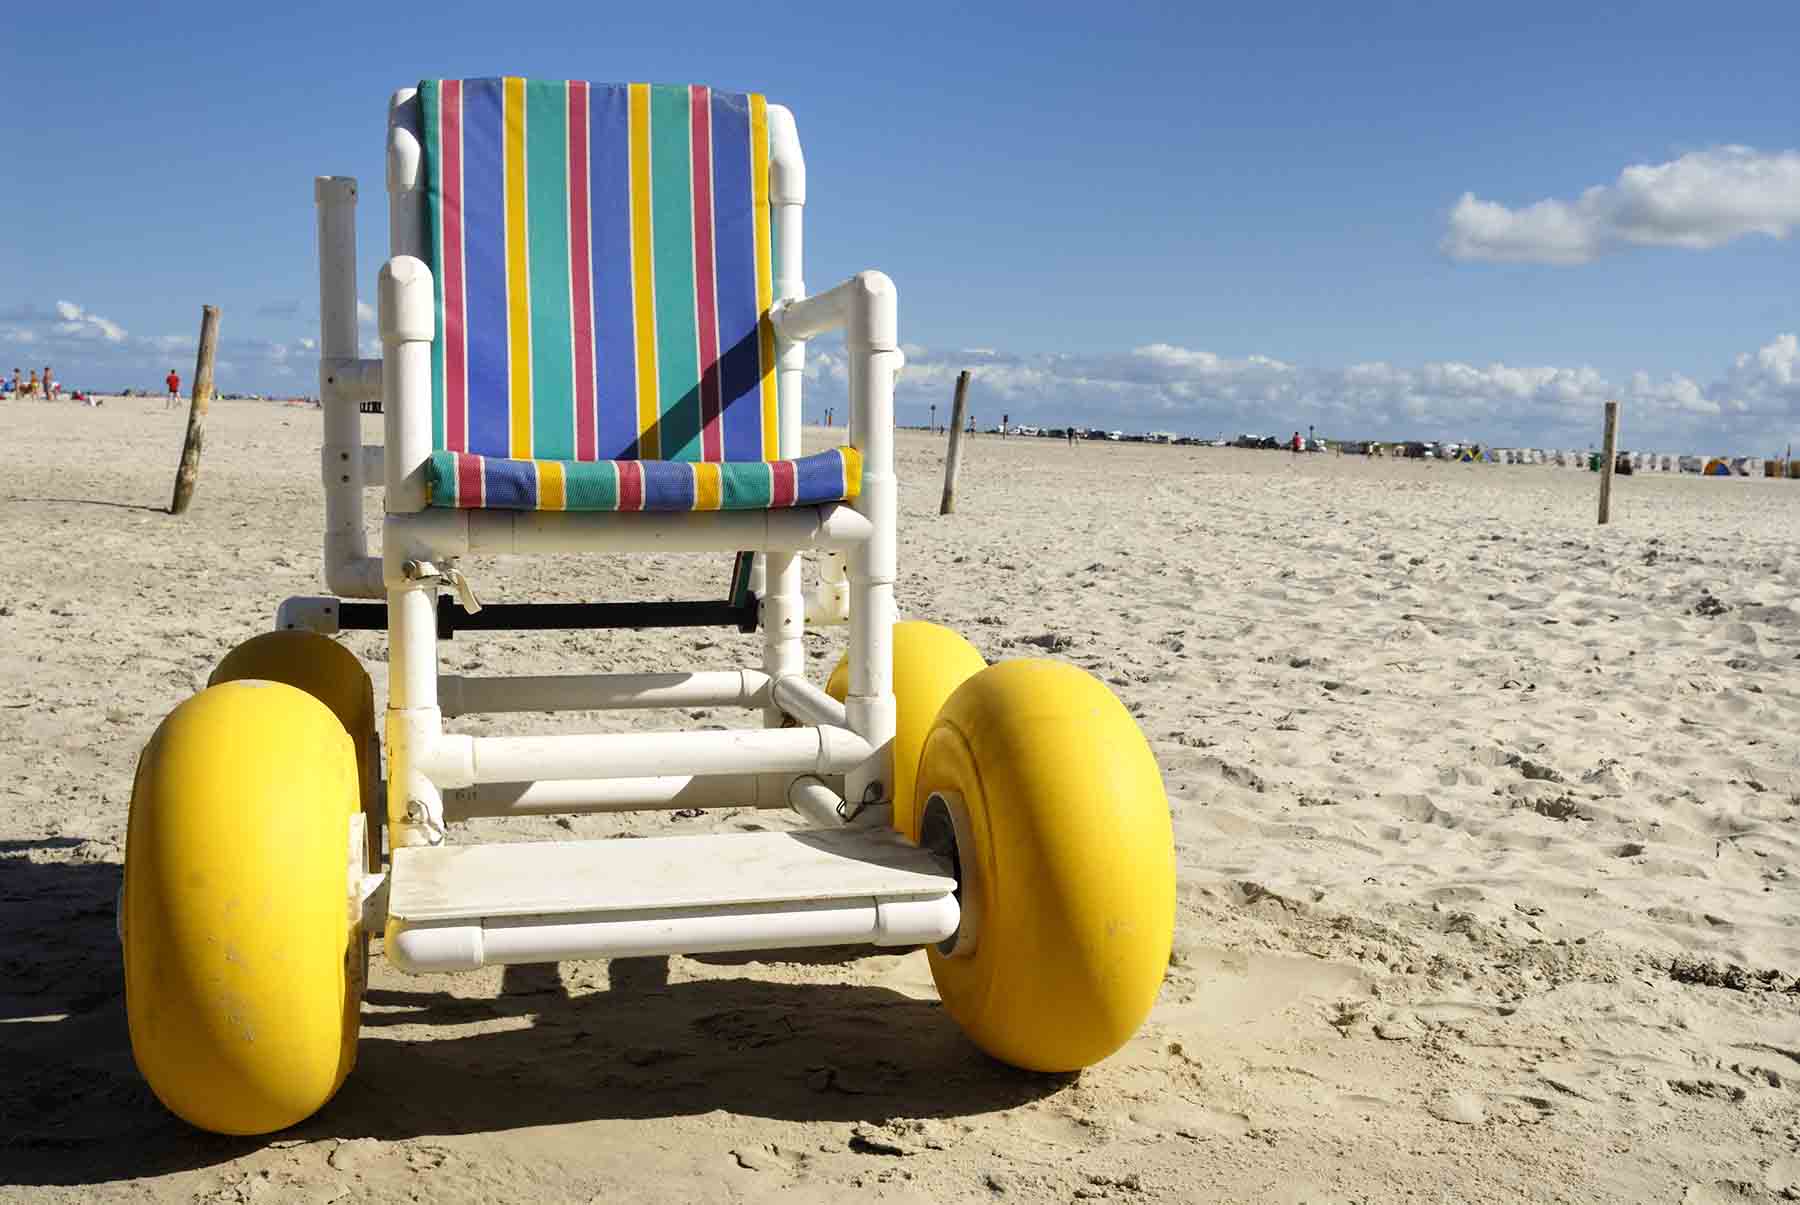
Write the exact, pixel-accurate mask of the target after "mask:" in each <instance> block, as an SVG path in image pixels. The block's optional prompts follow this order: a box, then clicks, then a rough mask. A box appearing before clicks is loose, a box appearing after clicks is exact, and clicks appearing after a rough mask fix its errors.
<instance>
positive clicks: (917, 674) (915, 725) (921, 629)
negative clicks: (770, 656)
mask: <svg viewBox="0 0 1800 1205" xmlns="http://www.w3.org/2000/svg"><path fill="white" fill-rule="evenodd" d="M986 668H987V662H986V661H985V660H983V659H982V656H981V654H980V653H979V652H978V651H976V648H975V646H974V645H972V644H970V643H969V642H968V641H967V640H965V639H964V638H963V637H962V635H961V634H960V633H958V632H955V631H953V630H952V629H950V628H946V627H944V626H943V625H941V624H935V623H927V622H925V621H924V620H922V619H907V620H902V621H901V622H899V623H896V624H895V625H894V707H895V715H894V782H893V788H894V792H893V797H894V829H895V831H896V832H899V833H900V834H901V835H903V836H904V837H906V839H907V840H909V841H912V842H914V843H917V841H918V840H919V816H918V812H917V811H915V810H914V808H913V775H914V773H915V772H916V771H917V769H918V765H919V751H920V750H921V749H923V748H924V747H925V737H926V734H927V733H929V732H930V731H931V724H932V721H934V720H936V719H937V714H938V711H939V710H940V709H941V708H942V707H943V706H944V701H945V700H946V699H948V698H949V697H950V696H951V695H952V694H954V693H955V692H956V688H957V687H959V686H961V685H962V684H963V683H964V682H967V681H968V680H969V679H970V678H973V677H974V676H975V675H976V674H978V673H980V672H981V671H982V670H984V669H986ZM849 692H850V659H849V657H848V656H845V657H840V658H839V659H838V663H837V668H836V669H834V670H832V671H831V677H830V679H829V680H827V681H826V683H825V693H826V694H828V695H830V696H831V697H832V698H834V699H836V700H837V701H838V702H840V703H842V702H843V701H844V696H845V695H847V694H848V693H849Z"/></svg>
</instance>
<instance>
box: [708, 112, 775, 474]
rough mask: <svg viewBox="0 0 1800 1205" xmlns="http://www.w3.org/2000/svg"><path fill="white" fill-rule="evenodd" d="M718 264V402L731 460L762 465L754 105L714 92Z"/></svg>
mask: <svg viewBox="0 0 1800 1205" xmlns="http://www.w3.org/2000/svg"><path fill="white" fill-rule="evenodd" d="M712 123H713V240H714V246H713V259H714V263H715V267H716V273H717V276H718V281H719V287H718V290H717V296H718V310H719V384H720V390H719V400H720V405H721V407H722V408H723V412H724V418H723V420H722V425H723V427H724V429H725V459H726V460H761V459H762V458H763V455H764V453H763V446H762V394H761V393H760V392H759V391H758V389H757V383H758V381H759V380H760V379H761V373H760V371H759V364H760V357H761V347H760V346H759V344H758V342H757V339H758V335H757V329H756V322H757V319H758V318H759V317H760V316H761V315H759V314H758V313H757V312H756V227H755V225H754V219H755V214H754V213H753V212H752V206H751V198H752V196H753V193H752V191H751V188H750V98H749V97H748V96H745V95H744V94H743V93H741V92H715V93H713V97H712Z"/></svg>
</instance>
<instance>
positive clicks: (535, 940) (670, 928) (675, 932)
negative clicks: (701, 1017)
mask: <svg viewBox="0 0 1800 1205" xmlns="http://www.w3.org/2000/svg"><path fill="white" fill-rule="evenodd" d="M959 919H960V909H959V908H958V906H957V902H956V897H955V896H954V895H942V896H936V897H932V898H927V899H907V900H879V899H869V900H860V901H856V902H854V903H845V902H843V901H832V902H829V903H790V904H753V905H752V904H746V905H736V906H733V907H728V908H692V909H678V910H677V909H672V910H667V911H651V910H644V911H637V912H614V913H587V914H583V915H578V916H566V917H544V916H526V917H490V918H487V919H485V920H482V921H479V922H453V923H448V924H421V925H417V926H413V925H409V924H407V923H406V922H405V921H404V920H400V919H397V918H390V919H389V921H388V928H387V937H386V943H385V949H386V952H387V955H388V958H389V959H390V960H391V961H392V962H393V963H394V964H395V965H396V966H397V967H399V968H400V969H401V970H402V971H406V972H408V973H410V974H426V973H432V972H439V971H472V970H475V969H477V968H479V967H483V966H494V965H500V964H506V963H521V962H564V961H569V960H573V959H581V958H635V957H645V956H653V955H673V954H717V953H723V952H726V951H731V950H778V949H792V948H795V947H801V946H843V945H878V946H919V945H930V944H935V943H936V942H940V941H942V940H944V939H945V938H946V937H949V936H950V935H951V934H952V933H954V932H956V927H957V924H958V922H959Z"/></svg>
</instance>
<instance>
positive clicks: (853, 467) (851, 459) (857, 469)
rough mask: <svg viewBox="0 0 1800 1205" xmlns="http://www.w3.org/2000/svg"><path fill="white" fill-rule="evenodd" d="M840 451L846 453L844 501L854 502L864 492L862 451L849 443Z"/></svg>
mask: <svg viewBox="0 0 1800 1205" xmlns="http://www.w3.org/2000/svg"><path fill="white" fill-rule="evenodd" d="M838 451H840V452H842V453H843V454H844V501H846V502H854V501H856V496H857V495H858V494H860V493H862V451H861V449H858V448H853V447H851V446H849V445H848V444H845V445H844V446H843V447H841V448H839V449H838Z"/></svg>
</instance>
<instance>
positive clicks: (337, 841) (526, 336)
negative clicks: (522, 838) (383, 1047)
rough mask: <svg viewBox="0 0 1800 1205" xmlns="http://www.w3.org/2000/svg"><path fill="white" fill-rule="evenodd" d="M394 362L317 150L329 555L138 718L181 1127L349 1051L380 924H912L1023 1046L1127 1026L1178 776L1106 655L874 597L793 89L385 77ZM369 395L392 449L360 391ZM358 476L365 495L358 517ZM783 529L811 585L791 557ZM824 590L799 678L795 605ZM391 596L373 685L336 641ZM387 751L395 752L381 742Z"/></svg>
mask: <svg viewBox="0 0 1800 1205" xmlns="http://www.w3.org/2000/svg"><path fill="white" fill-rule="evenodd" d="M387 188H388V194H389V196H388V200H389V242H390V258H388V260H387V261H386V263H385V265H384V266H383V267H382V269H381V274H380V285H379V329H380V335H381V356H380V358H379V359H364V358H360V356H359V351H358V346H357V293H356V279H355V276H356V268H355V264H356V232H355V212H356V210H355V207H356V200H357V186H356V182H355V181H354V180H353V179H349V178H345V177H321V178H319V179H318V180H317V181H316V183H315V199H316V202H317V217H318V234H319V293H320V312H321V333H320V357H321V358H320V392H321V398H322V403H323V420H322V421H323V428H324V441H323V442H324V447H323V453H322V460H321V465H322V476H323V482H324V487H325V537H324V562H325V580H326V583H327V586H328V588H329V590H330V592H331V593H330V596H328V597H313V598H291V599H288V600H286V601H285V602H283V603H282V604H281V606H280V608H279V611H278V618H277V625H276V626H277V629H278V630H276V631H273V632H269V633H265V634H263V635H260V636H257V637H255V638H253V639H251V640H249V641H247V642H245V643H244V644H242V645H240V646H239V647H237V648H236V649H234V650H232V651H231V652H230V653H229V654H228V655H227V656H226V657H225V658H224V659H223V660H222V661H221V662H220V663H219V665H218V667H217V668H216V670H215V671H214V672H213V674H212V676H211V679H210V683H209V685H208V686H207V688H206V689H205V690H203V691H201V692H200V693H199V694H197V695H195V696H194V697H192V698H190V699H188V700H187V701H186V702H183V703H182V704H181V705H180V706H178V707H177V708H176V709H175V710H174V711H173V712H172V713H171V714H170V715H169V716H168V717H167V719H165V720H164V721H163V723H162V724H161V725H160V727H159V728H158V729H157V730H156V733H155V734H154V736H153V737H152V738H151V740H150V742H149V744H148V745H147V746H146V748H145V749H144V751H143V754H142V756H141V758H140V760H139V763H138V768H137V776H136V781H135V783H134V786H133V789H132V800H131V817H130V828H129V836H128V845H127V850H126V867H125V884H124V889H123V892H122V895H121V902H120V915H119V924H120V933H121V939H122V941H123V943H124V952H125V976H126V989H127V1011H128V1015H129V1021H130V1033H131V1043H132V1050H133V1053H134V1055H135V1057H136V1060H137V1064H138V1066H139V1068H140V1069H141V1071H142V1073H143V1074H144V1076H145V1078H146V1079H147V1080H148V1082H149V1084H150V1086H151V1088H152V1089H153V1090H154V1091H155V1093H156V1095H157V1096H158V1097H159V1098H160V1099H161V1100H162V1102H163V1103H164V1104H165V1105H167V1106H168V1107H169V1108H170V1109H171V1110H173V1111H174V1112H175V1113H176V1114H178V1115H180V1116H181V1117H183V1118H185V1119H186V1120H187V1121H189V1122H191V1123H192V1124H194V1125H196V1126H198V1127H201V1128H204V1129H207V1130H213V1131H218V1132H223V1133H234V1134H253V1133H266V1132H269V1131H273V1130H276V1129H280V1128H283V1127H286V1126H289V1125H292V1124H294V1123H296V1122H299V1121H301V1120H302V1119H304V1118H306V1117H307V1116H309V1115H311V1114H312V1113H314V1112H315V1111H316V1110H318V1109H319V1108H320V1107H321V1106H323V1105H324V1104H325V1103H326V1102H327V1101H329V1100H330V1099H331V1097H332V1095H333V1093H335V1092H336V1091H337V1089H338V1088H339V1086H340V1085H341V1084H342V1083H343V1082H344V1078H345V1076H346V1075H347V1074H348V1073H349V1071H350V1068H351V1066H352V1063H353V1061H354V1057H355V1050H356V1038H357V1029H358V1020H359V1012H360V1005H361V996H362V990H363V986H364V984H365V982H366V978H367V960H368V956H369V947H370V942H371V939H372V938H374V937H376V936H379V937H381V939H382V946H383V952H384V953H385V955H386V957H387V958H388V959H389V960H390V961H391V962H392V963H394V965H395V966H396V967H398V968H399V969H400V970H402V971H405V972H412V973H435V972H446V971H465V970H473V969H476V968H480V967H484V966H490V965H495V964H515V963H544V962H556V961H560V960H567V959H585V958H615V957H625V956H645V955H674V954H696V953H707V952H723V951H753V950H774V949H784V948H793V947H813V946H868V945H873V946H876V947H886V948H889V949H906V948H917V947H925V948H927V950H928V954H929V958H930V964H931V970H932V974H933V977H934V979H935V981H936V984H937V989H938V992H939V994H940V996H941V998H942V1000H943V1003H944V1006H945V1008H946V1010H947V1011H948V1012H949V1014H950V1016H951V1017H953V1018H954V1019H955V1021H956V1022H957V1023H958V1024H959V1025H960V1026H961V1027H962V1028H963V1030H964V1031H965V1032H966V1033H967V1034H968V1036H969V1037H970V1038H971V1039H972V1040H973V1042H974V1043H975V1045H976V1046H978V1047H980V1048H981V1049H982V1050H983V1051H986V1052H987V1053H988V1054H989V1055H991V1056H993V1057H994V1058H997V1059H1000V1060H1003V1061H1005V1062H1007V1063H1010V1064H1014V1065H1017V1066H1019V1067H1022V1068H1027V1069H1035V1070H1041V1071H1070V1070H1074V1069H1077V1068H1080V1067H1083V1066H1086V1065H1088V1064H1091V1063H1093V1062H1095V1061H1097V1060H1099V1059H1101V1058H1104V1057H1105V1056H1107V1055H1108V1054H1110V1053H1111V1052H1113V1051H1114V1050H1116V1049H1118V1048H1119V1046H1120V1045H1122V1044H1123V1043H1124V1042H1125V1041H1126V1040H1127V1039H1128V1038H1129V1037H1130V1036H1131V1035H1132V1033H1133V1032H1135V1031H1136V1029H1137V1028H1138V1027H1139V1025H1140V1024H1141V1023H1142V1022H1143V1021H1144V1019H1145V1017H1146V1016H1147V1014H1148V1012H1149V1010H1150V1007H1151V1004H1152V1002H1153V1001H1154V999H1155V997H1156V994H1157V991H1158V989H1159V986H1160V984H1161V981H1162V978H1163V975H1164V972H1165V969H1166V965H1167V961H1168V957H1169V950H1170V941H1171V933H1172V926H1173V920H1174V909H1175V881H1174V849H1173V840H1172V835H1171V827H1170V818H1169V808H1168V800H1167V797H1166V795H1165V793H1164V789H1163V784H1162V781H1161V777H1160V775H1159V773H1158V770H1157V766H1156V762H1155V759H1154V757H1153V755H1152V754H1151V751H1150V749H1149V746H1148V745H1147V743H1146V742H1145V739H1144V737H1143V735H1142V734H1141V733H1140V731H1139V730H1138V727H1137V724H1136V723H1135V722H1134V720H1133V719H1132V717H1131V716H1130V714H1128V712H1127V711H1126V709H1125V708H1124V706H1122V705H1121V704H1120V703H1119V701H1118V700H1117V699H1116V698H1114V696H1113V695H1112V694H1111V692H1110V691H1108V690H1107V689H1106V687H1105V686H1103V685H1101V684H1100V683H1099V682H1098V681H1097V680H1096V679H1094V678H1093V677H1091V676H1090V675H1088V674H1086V673H1084V672H1083V671H1081V670H1079V669H1077V668H1075V667H1073V666H1070V665H1067V664H1063V663H1059V662H1054V661H1047V660H1020V661H1011V662H1004V663H1000V664H996V665H992V666H988V665H985V664H984V662H983V659H982V657H981V656H980V654H979V653H978V652H977V651H976V650H975V648H974V647H973V646H972V645H970V644H969V642H968V641H966V640H965V639H963V638H962V637H961V636H959V635H957V634H956V633H954V632H952V631H949V630H947V629H945V628H943V627H940V626H936V625H933V624H929V623H923V622H897V621H896V608H895V601H894V583H895V576H896V572H897V565H896V559H897V558H896V543H897V539H896V490H895V475H894V419H893V391H894V384H895V380H896V377H897V376H898V374H899V372H900V368H901V364H902V360H903V355H902V352H901V344H900V341H899V335H898V328H897V311H896V299H895V290H894V286H893V284H892V282H891V281H890V280H889V279H888V278H887V277H886V276H884V275H883V274H881V273H880V272H863V273H860V274H859V275H857V276H855V277H853V278H851V279H850V280H848V281H845V282H844V283H843V284H840V285H838V286H837V287H835V288H833V289H830V290H828V291H826V292H823V293H819V294H816V295H808V294H807V293H806V290H805V288H804V286H803V285H802V283H801V249H802V248H801V214H802V207H803V205H804V203H805V200H806V173H805V166H804V164H803V162H802V159H801V154H800V144H799V139H798V135H797V133H796V129H795V123H794V118H793V116H792V115H791V114H790V113H789V112H788V111H787V110H786V109H784V108H782V107H780V106H778V105H772V104H766V103H765V101H764V99H763V98H762V97H761V96H756V95H747V94H740V93H730V92H721V91H714V90H711V89H708V88H705V87H699V86H693V87H688V86H662V85H655V86H651V85H643V84H630V85H618V86H615V85H602V84H587V83H580V82H568V81H551V82H540V81H527V80H522V79H514V78H507V79H471V80H427V81H425V82H423V83H421V84H420V85H419V86H418V87H416V88H406V89H403V90H401V91H400V92H398V93H396V94H395V96H394V97H393V99H392V101H391V103H390V106H389V121H388V141H387ZM832 331H841V332H842V333H843V339H844V343H845V352H846V355H847V359H848V365H849V411H850V426H849V430H848V442H847V443H845V444H843V445H842V446H834V447H829V448H826V449H824V450H822V451H817V452H814V453H812V454H811V455H803V454H802V449H801V381H802V375H803V369H804V361H805V354H806V343H807V341H808V340H810V339H813V338H815V337H816V336H820V335H823V334H825V333H827V332H832ZM376 400H379V401H380V402H381V403H382V407H381V410H382V415H383V430H384V442H383V444H382V445H381V446H380V447H373V446H364V445H363V443H362V437H361V426H360V418H359V414H360V410H361V407H362V405H363V404H364V403H367V402H371V401H376ZM365 484H368V485H371V486H378V487H379V488H381V489H382V491H383V494H384V497H385V504H386V513H385V517H384V519H383V521H382V524H381V547H380V551H379V555H371V554H370V552H369V549H368V542H367V538H366V535H365V530H364V521H363V489H364V486H365ZM634 551H642V552H656V553H671V552H681V553H724V552H734V553H736V554H737V558H736V561H735V564H734V572H733V576H732V584H731V588H730V592H729V597H727V598H726V599H725V600H723V601H712V602H693V603H683V602H676V603H632V602H620V601H607V602H593V603H539V604H510V605H509V604H504V603H498V602H492V601H490V602H488V603H487V604H485V605H484V604H483V603H482V602H481V600H480V599H479V598H478V597H477V594H476V592H475V590H474V589H473V587H472V585H471V575H472V574H473V573H474V570H473V569H472V568H471V566H472V565H473V564H474V563H476V562H478V561H479V560H480V559H481V558H484V557H491V556H532V555H547V554H570V553H583V552H634ZM808 552H810V553H813V554H814V557H815V568H816V578H817V580H816V582H815V583H814V584H813V586H812V587H811V588H810V589H809V588H808V587H807V579H806V575H805V565H804V561H803V555H804V554H805V553H808ZM809 623H812V624H824V625H835V624H843V625H846V626H847V631H848V639H847V652H846V653H845V656H844V658H843V660H842V661H841V662H840V664H839V666H838V669H837V672H835V673H834V674H833V675H832V676H831V679H830V681H829V682H828V683H827V684H826V686H825V687H824V688H821V687H820V686H818V685H815V684H814V683H812V682H810V681H808V680H807V678H806V676H805V674H804V672H803V671H804V669H805V657H804V649H803V645H802V636H803V633H804V631H805V628H806V625H807V624H809ZM671 625H721V626H731V627H736V628H739V629H741V630H743V631H745V632H755V631H758V630H760V633H761V647H762V655H761V665H760V666H758V667H756V668H739V669H729V670H711V671H696V672H666V673H582V674H556V675H538V676H529V677H499V676H468V675H453V674H447V673H440V672H439V665H438V648H437V646H438V644H439V642H440V641H442V640H446V639H451V638H453V637H454V635H455V633H456V632H457V631H458V630H461V629H470V628H476V629H482V630H490V631H492V630H508V629H512V630H523V629H533V628H590V629H595V628H646V627H655V626H671ZM359 628H360V629H369V630H385V631H386V632H387V642H388V657H387V660H388V682H387V699H386V706H385V708H384V709H383V710H382V711H380V712H378V711H377V710H376V707H375V701H374V696H373V691H372V688H371V682H370V678H369V676H368V674H367V673H366V672H365V671H364V669H363V668H362V666H361V665H360V664H359V662H358V660H357V658H356V657H355V656H354V655H353V654H352V653H350V652H349V651H348V650H347V649H346V648H345V647H344V646H343V645H342V644H340V643H338V642H337V641H335V640H333V639H332V638H331V637H332V635H333V634H335V633H337V632H340V631H344V630H351V629H359ZM653 707H655V708H676V709H681V708H687V709H691V708H717V707H736V708H741V709H744V710H745V711H746V712H748V713H749V716H750V717H751V718H750V720H749V722H748V723H747V724H746V725H745V726H743V727H739V728H735V729H731V730H727V731H719V730H707V731H680V732H622V733H595V734H588V735H581V734H556V735H539V736H484V735H467V734H460V733H456V732H452V731H450V730H449V729H448V728H447V727H446V724H445V720H446V718H453V717H456V716H462V715H470V714H476V713H498V712H549V711H587V710H599V709H608V708H653ZM384 752H385V761H386V764H385V770H384V767H383V765H382V761H383V753H384ZM695 807H698V808H709V807H757V808H791V809H793V810H794V811H796V812H797V813H798V814H799V815H800V816H801V817H802V818H803V819H804V821H805V826H804V827H801V828H796V829H792V830H783V831H760V832H734V833H725V834H706V835H696V836H680V837H658V838H648V839H642V840H632V841H605V840H602V841H585V840H563V841H527V842H523V843H501V844H491V843H489V844H481V843H474V844H471V843H466V842H465V843H457V842H454V841H452V840H450V837H451V835H452V831H453V827H454V826H455V824H456V822H457V821H459V820H462V819H465V818H469V817H480V816H517V815H545V814H553V813H581V812H618V811H629V810H658V809H661V810H674V809H684V808H695Z"/></svg>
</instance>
